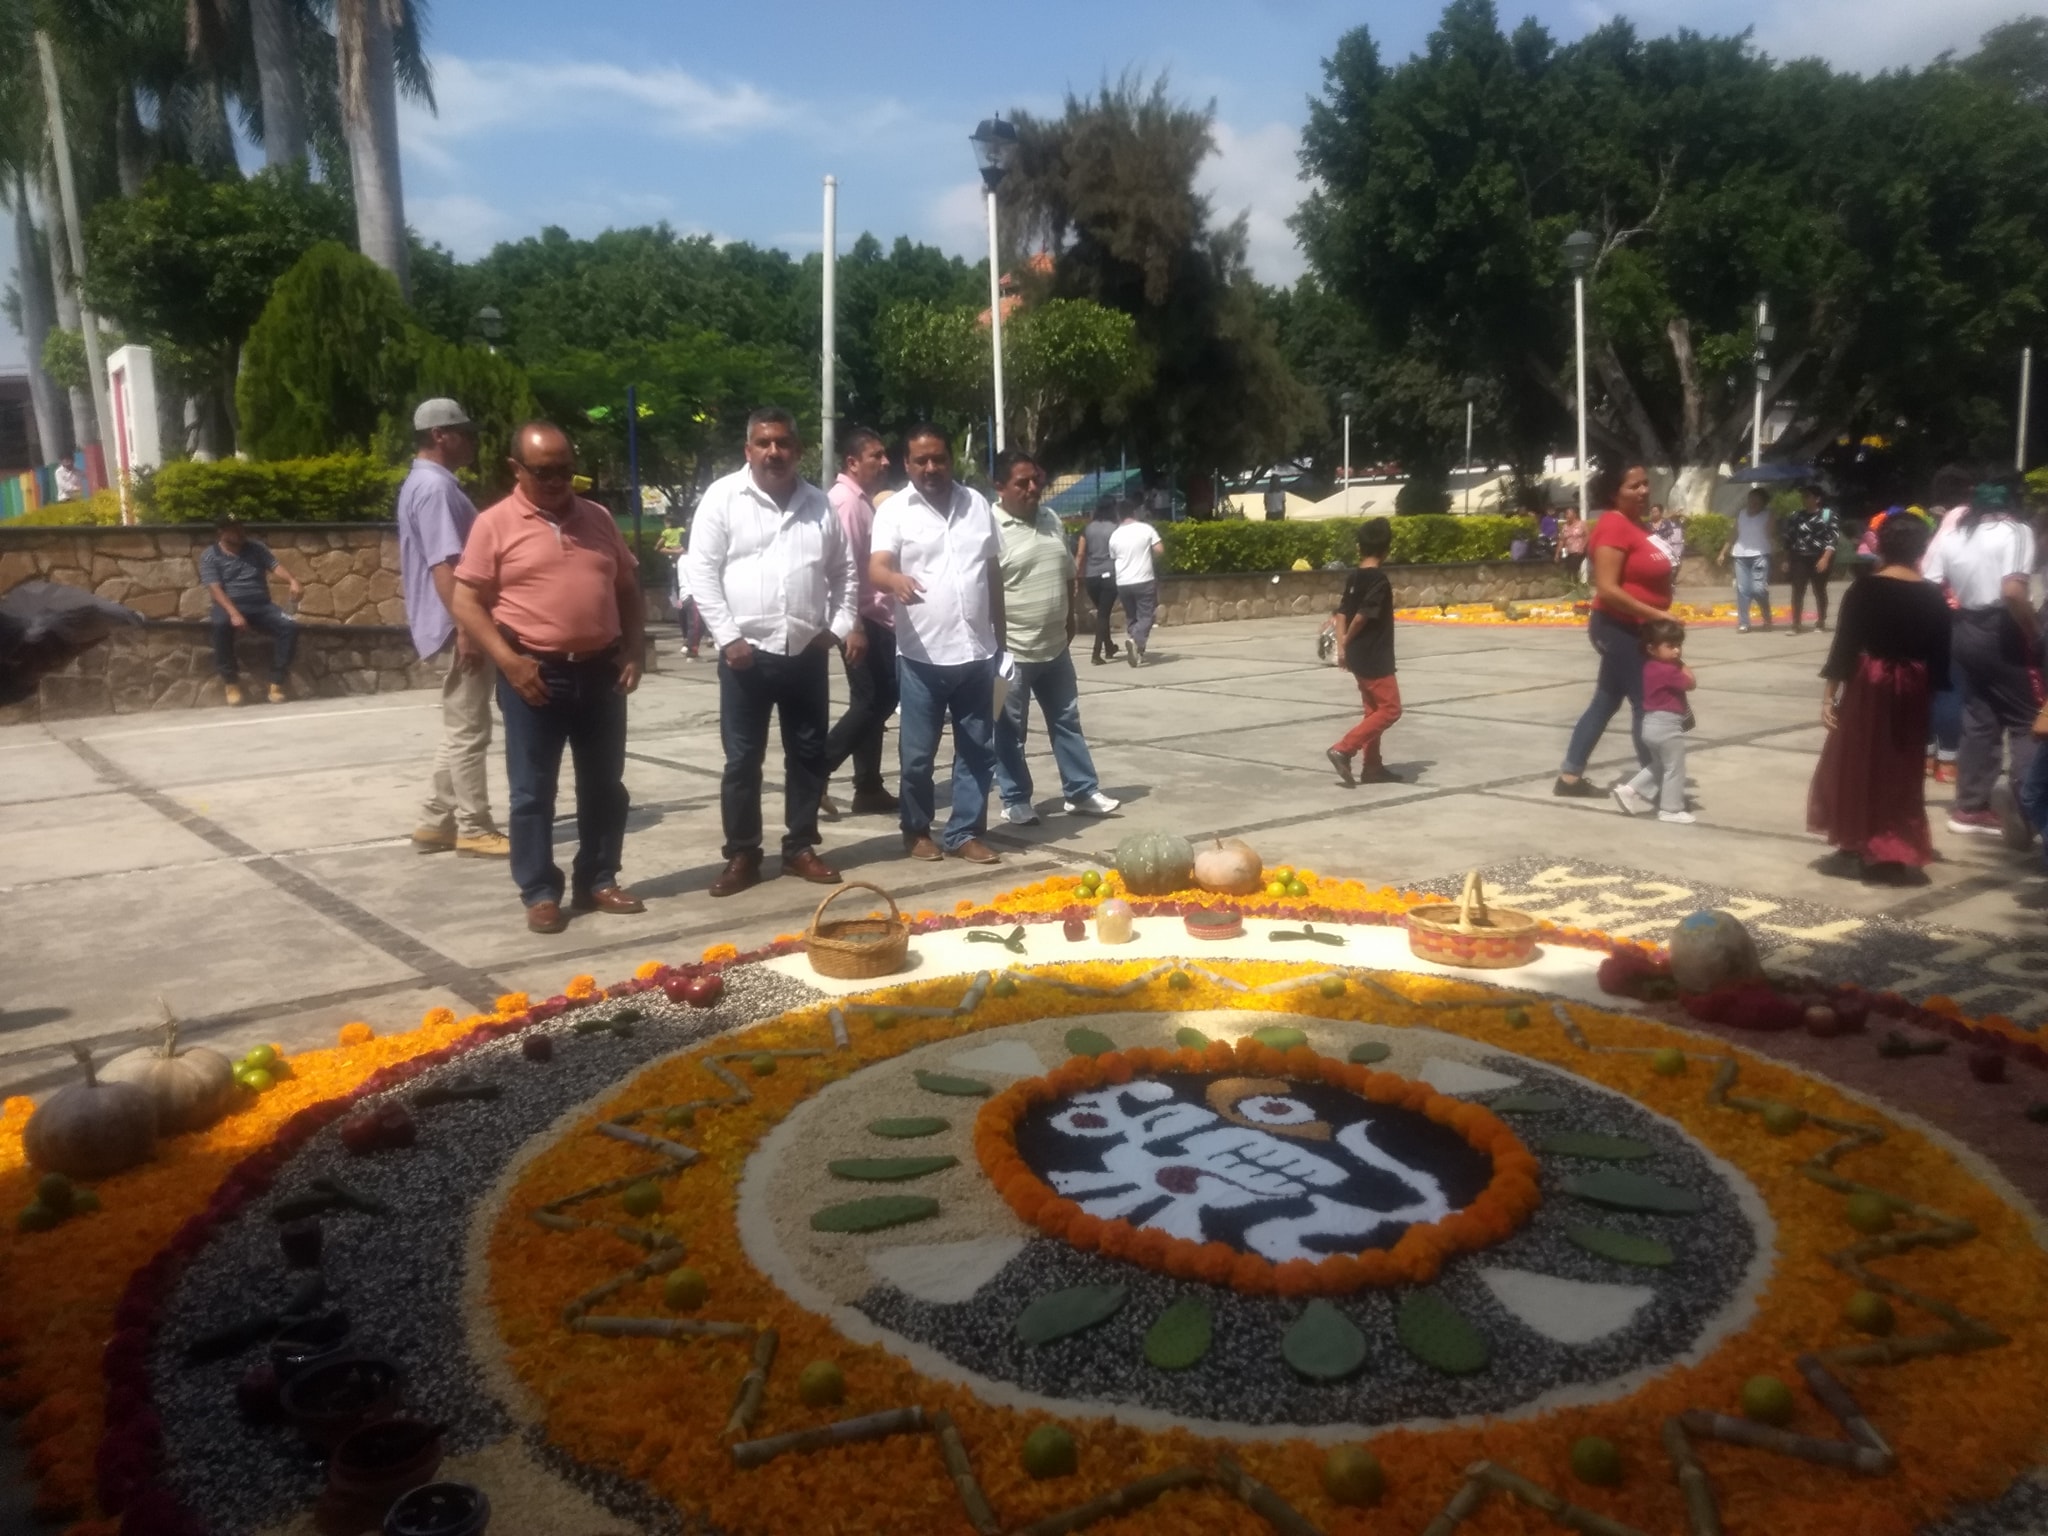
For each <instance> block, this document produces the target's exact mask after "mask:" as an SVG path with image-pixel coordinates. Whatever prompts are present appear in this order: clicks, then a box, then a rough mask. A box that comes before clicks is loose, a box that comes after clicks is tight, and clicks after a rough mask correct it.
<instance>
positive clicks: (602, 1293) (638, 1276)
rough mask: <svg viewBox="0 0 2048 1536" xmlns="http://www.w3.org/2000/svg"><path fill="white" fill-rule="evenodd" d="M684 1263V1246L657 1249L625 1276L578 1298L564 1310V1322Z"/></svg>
mask: <svg viewBox="0 0 2048 1536" xmlns="http://www.w3.org/2000/svg"><path fill="white" fill-rule="evenodd" d="M682 1262H683V1245H682V1244H681V1243H677V1244H675V1245H674V1246H672V1247H668V1248H661V1249H657V1250H656V1252H655V1254H654V1257H653V1258H651V1259H643V1260H641V1261H640V1262H639V1263H638V1264H635V1265H634V1266H633V1267H632V1268H631V1269H629V1270H627V1271H626V1272H625V1273H624V1274H623V1275H614V1276H613V1277H612V1278H611V1279H609V1280H606V1281H605V1282H603V1283H602V1284H600V1285H593V1286H592V1287H591V1288H590V1289H589V1290H587V1291H585V1292H584V1293H583V1294H582V1295H581V1296H578V1297H577V1298H576V1299H575V1300H574V1301H572V1302H570V1303H569V1305H568V1306H566V1307H564V1308H563V1309H562V1319H563V1321H564V1322H571V1323H573V1322H574V1321H575V1320H576V1319H577V1318H579V1317H581V1316H582V1315H583V1314H584V1313H586V1312H588V1311H589V1310H590V1309H591V1308H592V1307H594V1306H596V1305H597V1304H598V1303H599V1302H600V1301H603V1300H604V1299H605V1298H606V1297H608V1296H616V1295H618V1293H619V1292H620V1291H623V1290H624V1289H625V1288H626V1287H627V1286H629V1285H637V1284H638V1283H639V1282H640V1281H642V1280H651V1279H652V1278H653V1277H654V1276H656V1275H659V1274H665V1273H667V1272H668V1271H669V1270H671V1269H674V1268H675V1267H676V1266H677V1265H678V1264H680V1263H682Z"/></svg>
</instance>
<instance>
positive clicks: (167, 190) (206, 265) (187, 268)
mask: <svg viewBox="0 0 2048 1536" xmlns="http://www.w3.org/2000/svg"><path fill="white" fill-rule="evenodd" d="M85 223H86V231H85V234H86V247H87V251H88V259H87V273H88V277H87V282H86V295H87V297H88V298H89V299H90V300H91V302H92V304H93V306H94V307H95V308H96V309H98V310H99V311H100V312H101V313H103V314H107V315H110V316H112V317H113V318H114V319H116V320H118V321H119V322H120V324H121V325H122V327H123V328H124V329H126V330H127V331H128V332H129V333H130V334H131V335H134V336H136V337H138V338H140V339H142V340H145V341H147V342H149V343H150V344H151V345H152V346H159V345H163V344H168V346H169V347H170V348H173V349H175V350H176V352H177V353H179V354H182V356H183V357H184V358H185V359H188V360H189V366H190V367H191V368H192V370H193V371H194V373H195V375H196V377H194V378H192V379H191V381H190V382H191V383H192V385H193V386H194V392H195V393H196V394H198V395H200V397H201V399H202V400H203V401H204V402H205V404H206V405H207V407H208V409H209V420H208V421H207V423H206V424H205V425H204V427H203V429H202V442H203V443H204V444H205V446H206V447H208V448H210V449H211V450H212V451H213V452H214V453H215V454H223V453H228V452H232V451H233V449H234V446H235V427H234V418H233V397H234V381H235V371H236V363H237V359H238V356H239V354H240V352H241V347H242V342H243V340H244V339H245V338H246V337H247V336H248V334H249V330H250V327H251V326H253V325H254V324H255V323H256V320H257V317H258V316H259V315H261V314H262V313H263V306H264V304H265V303H266V301H267V300H268V299H269V297H270V290H271V286H272V285H273V284H274V283H276V281H277V280H278V279H279V278H280V277H282V276H283V275H284V274H285V272H287V271H288V270H289V269H290V268H291V266H292V264H293V263H294V262H296V261H297V260H298V259H299V258H300V257H301V256H303V255H304V254H305V253H306V252H307V251H308V250H310V249H311V248H312V247H313V246H314V245H316V244H318V243H319V242H321V241H322V240H346V239H347V238H348V235H349V232H350V227H351V223H352V221H351V219H350V216H349V210H348V207H347V205H346V204H345V203H344V202H342V201H341V199H340V198H339V197H338V196H337V195H336V194H335V193H334V192H333V190H332V189H330V188H327V187H323V186H319V185H316V184H314V183H310V182H308V181H307V180H306V178H305V175H304V172H303V171H302V170H300V171H292V170H283V171H269V170H266V171H263V172H260V173H259V174H257V175H255V176H252V177H250V178H249V179H247V180H246V181H245V180H242V179H239V178H235V179H230V180H222V181H209V180H207V179H206V178H205V177H203V176H202V175H200V174H199V173H198V172H197V171H195V170H192V169H190V168H189V167H185V166H173V165H166V166H161V167H159V168H158V169H157V170H156V171H155V172H154V173H153V174H152V176H151V177H150V180H149V183H148V185H147V186H146V187H145V188H144V189H143V193H142V195H141V196H139V197H132V198H121V199H118V200H115V201H111V202H106V203H102V204H101V205H100V206H99V207H98V208H96V209H94V210H93V212H92V214H91V215H90V216H89V217H88V218H87V219H86V221H85Z"/></svg>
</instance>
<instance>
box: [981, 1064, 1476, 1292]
mask: <svg viewBox="0 0 2048 1536" xmlns="http://www.w3.org/2000/svg"><path fill="white" fill-rule="evenodd" d="M1017 1150H1018V1153H1019V1154H1020V1155H1021V1156H1022V1157H1023V1159H1024V1161H1025V1162H1026V1163H1027V1164H1028V1165H1029V1166H1030V1167H1031V1168H1032V1170H1033V1171H1034V1172H1036V1173H1037V1174H1038V1176H1039V1177H1040V1178H1042V1179H1044V1180H1045V1181H1046V1183H1048V1184H1049V1185H1051V1186H1052V1188H1053V1189H1055V1190H1057V1191H1058V1192H1059V1193H1060V1194H1061V1195H1063V1196H1065V1197H1066V1198H1067V1199H1069V1200H1072V1201H1074V1202H1075V1203H1076V1204H1077V1205H1079V1206H1080V1207H1081V1209H1082V1210H1084V1211H1086V1212H1087V1213H1088V1214H1089V1215H1091V1216H1095V1217H1098V1218H1100V1219H1102V1220H1105V1221H1109V1220H1121V1221H1127V1222H1129V1223H1130V1224H1131V1225H1132V1226H1135V1227H1150V1228H1153V1229H1156V1230H1158V1231H1160V1232H1163V1233H1165V1234H1166V1235H1168V1236H1170V1237H1177V1238H1182V1239H1185V1240H1187V1241H1189V1242H1196V1243H1205V1242H1221V1243H1225V1244H1228V1245H1229V1246H1231V1247H1233V1248H1236V1249H1239V1250H1240V1251H1243V1252H1248V1253H1256V1254H1258V1255H1260V1256H1261V1257H1262V1258H1265V1259H1268V1260H1270V1261H1271V1262H1273V1263H1275V1264H1281V1263H1285V1262H1287V1261H1288V1260H1290V1259H1308V1260H1312V1261H1313V1260H1317V1259H1325V1258H1329V1257H1330V1256H1331V1255H1333V1254H1338V1253H1357V1252H1360V1251H1363V1250H1366V1249H1371V1248H1391V1247H1392V1246H1393V1245H1394V1244H1395V1243H1396V1242H1397V1241H1398V1240H1399V1239H1400V1236H1401V1234H1402V1233H1403V1232H1405V1231H1406V1230H1407V1229H1408V1228H1409V1227H1410V1226H1412V1225H1414V1224H1416V1223H1418V1222H1433V1221H1440V1220H1442V1219H1443V1218H1444V1217H1446V1216H1449V1215H1450V1214H1451V1213H1453V1212H1454V1211H1458V1210H1461V1209H1463V1208H1464V1207H1465V1206H1466V1205H1467V1204H1469V1203H1470V1202H1471V1201H1472V1200H1473V1199H1474V1198H1475V1197H1476V1196H1477V1195H1478V1193H1479V1191H1480V1190H1481V1189H1483V1188H1484V1187H1485V1186H1486V1183H1487V1180H1488V1179H1489V1178H1491V1177H1492V1172H1493V1168H1492V1160H1491V1159H1490V1158H1488V1157H1487V1156H1486V1154H1484V1153H1483V1152H1480V1151H1479V1150H1478V1149H1477V1148H1475V1147H1473V1146H1472V1145H1471V1144H1470V1143H1468V1142H1467V1141H1466V1140H1465V1139H1464V1138H1463V1137H1461V1136H1459V1135H1458V1134H1457V1133H1456V1132H1455V1131H1453V1130H1450V1129H1449V1128H1447V1127H1445V1126H1441V1125H1438V1124H1436V1123H1435V1122H1434V1121H1431V1120H1429V1119H1428V1118H1427V1117H1425V1116H1423V1115H1420V1114H1417V1113H1415V1112H1414V1111H1412V1110H1408V1109H1404V1108H1401V1107H1399V1106H1395V1105H1387V1104H1374V1103H1371V1102H1369V1101H1368V1100H1366V1099H1363V1098H1361V1097H1359V1096H1357V1095H1356V1094H1352V1093H1348V1092H1346V1091H1344V1090H1342V1089H1339V1088H1333V1087H1330V1086H1328V1085H1326V1084H1322V1083H1311V1082H1297V1081H1289V1080H1283V1079H1280V1078H1263V1077H1242V1076H1232V1075H1225V1074H1204V1073H1162V1074H1160V1075H1159V1076H1157V1077H1147V1078H1138V1079H1134V1080H1133V1081H1131V1082H1128V1083H1125V1084H1122V1085H1121V1086H1118V1087H1109V1088H1100V1089H1095V1090H1091V1091H1088V1092H1084V1093H1076V1094H1073V1095H1071V1096H1070V1097H1068V1098H1065V1099H1061V1100H1057V1101H1055V1102H1053V1103H1050V1104H1046V1105H1042V1106H1040V1107H1039V1108H1037V1109H1036V1110H1034V1111H1032V1112H1031V1113H1030V1114H1028V1115H1027V1116H1025V1117H1024V1119H1023V1120H1022V1121H1021V1122H1020V1123H1019V1125H1018V1127H1017Z"/></svg>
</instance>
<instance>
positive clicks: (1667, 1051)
mask: <svg viewBox="0 0 2048 1536" xmlns="http://www.w3.org/2000/svg"><path fill="white" fill-rule="evenodd" d="M1650 1070H1651V1071H1652V1072H1655V1073H1656V1074H1657V1075H1658V1076H1659V1077H1680V1076H1683V1075H1684V1073H1685V1052H1683V1051H1681V1050H1680V1049H1678V1047H1677V1046H1675V1045H1667V1046H1663V1047H1661V1048H1660V1049H1659V1050H1658V1051H1657V1053H1656V1054H1655V1055H1653V1056H1652V1057H1651V1058H1650Z"/></svg>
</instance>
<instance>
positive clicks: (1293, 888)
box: [1287, 880, 1308, 896]
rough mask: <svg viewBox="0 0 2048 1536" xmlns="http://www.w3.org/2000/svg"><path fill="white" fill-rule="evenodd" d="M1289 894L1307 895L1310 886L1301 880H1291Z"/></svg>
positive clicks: (1288, 887) (1288, 888) (1288, 885)
mask: <svg viewBox="0 0 2048 1536" xmlns="http://www.w3.org/2000/svg"><path fill="white" fill-rule="evenodd" d="M1287 894H1288V895H1290V896H1306V895H1307V894H1308V887H1307V886H1305V885H1303V884H1302V883H1301V882H1300V881H1299V880H1290V881H1288V882H1287Z"/></svg>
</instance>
